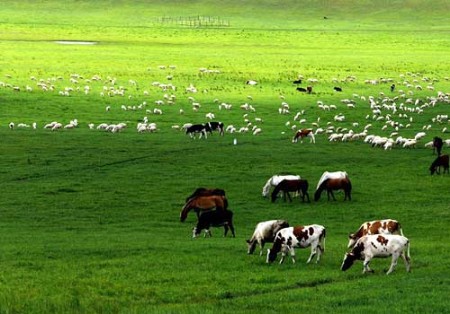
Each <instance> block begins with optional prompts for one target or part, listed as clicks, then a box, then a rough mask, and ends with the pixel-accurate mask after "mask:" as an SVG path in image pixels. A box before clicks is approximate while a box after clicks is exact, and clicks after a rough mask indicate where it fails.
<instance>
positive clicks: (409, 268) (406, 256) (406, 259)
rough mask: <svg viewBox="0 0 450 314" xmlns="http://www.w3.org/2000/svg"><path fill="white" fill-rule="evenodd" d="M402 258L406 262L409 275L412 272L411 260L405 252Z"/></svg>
mask: <svg viewBox="0 0 450 314" xmlns="http://www.w3.org/2000/svg"><path fill="white" fill-rule="evenodd" d="M401 257H402V258H403V260H404V261H405V266H406V271H407V272H408V273H409V272H410V271H411V258H410V257H409V256H408V255H406V254H405V252H403V253H402V255H401Z"/></svg>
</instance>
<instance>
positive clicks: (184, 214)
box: [180, 201, 191, 222]
mask: <svg viewBox="0 0 450 314" xmlns="http://www.w3.org/2000/svg"><path fill="white" fill-rule="evenodd" d="M189 204H190V201H188V202H187V203H186V204H185V205H184V206H183V208H182V209H181V212H180V221H181V222H184V221H185V220H186V218H187V215H188V213H189V211H190V210H191V208H190V206H189Z"/></svg>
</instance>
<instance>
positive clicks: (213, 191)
mask: <svg viewBox="0 0 450 314" xmlns="http://www.w3.org/2000/svg"><path fill="white" fill-rule="evenodd" d="M209 195H221V196H223V197H225V191H224V190H222V189H207V188H197V189H196V190H195V191H194V193H192V194H191V195H189V196H188V197H187V198H186V202H189V200H190V199H191V198H195V197H198V196H209Z"/></svg>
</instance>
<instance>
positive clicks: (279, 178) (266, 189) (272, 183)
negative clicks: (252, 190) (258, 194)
mask: <svg viewBox="0 0 450 314" xmlns="http://www.w3.org/2000/svg"><path fill="white" fill-rule="evenodd" d="M300 179H301V178H300V176H299V175H294V174H287V175H278V174H276V175H273V176H272V177H270V179H269V180H267V182H266V184H265V185H264V186H263V190H262V196H263V197H267V196H268V195H269V191H270V187H271V186H277V185H278V184H279V183H280V182H281V181H283V180H300Z"/></svg>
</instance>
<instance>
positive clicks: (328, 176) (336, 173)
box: [316, 171, 348, 190]
mask: <svg viewBox="0 0 450 314" xmlns="http://www.w3.org/2000/svg"><path fill="white" fill-rule="evenodd" d="M347 177H348V174H347V172H345V171H334V172H329V171H325V172H324V173H323V174H322V176H321V177H320V179H319V182H317V187H316V190H317V189H318V188H319V186H320V185H321V184H322V183H323V181H325V180H328V179H339V178H347Z"/></svg>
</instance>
